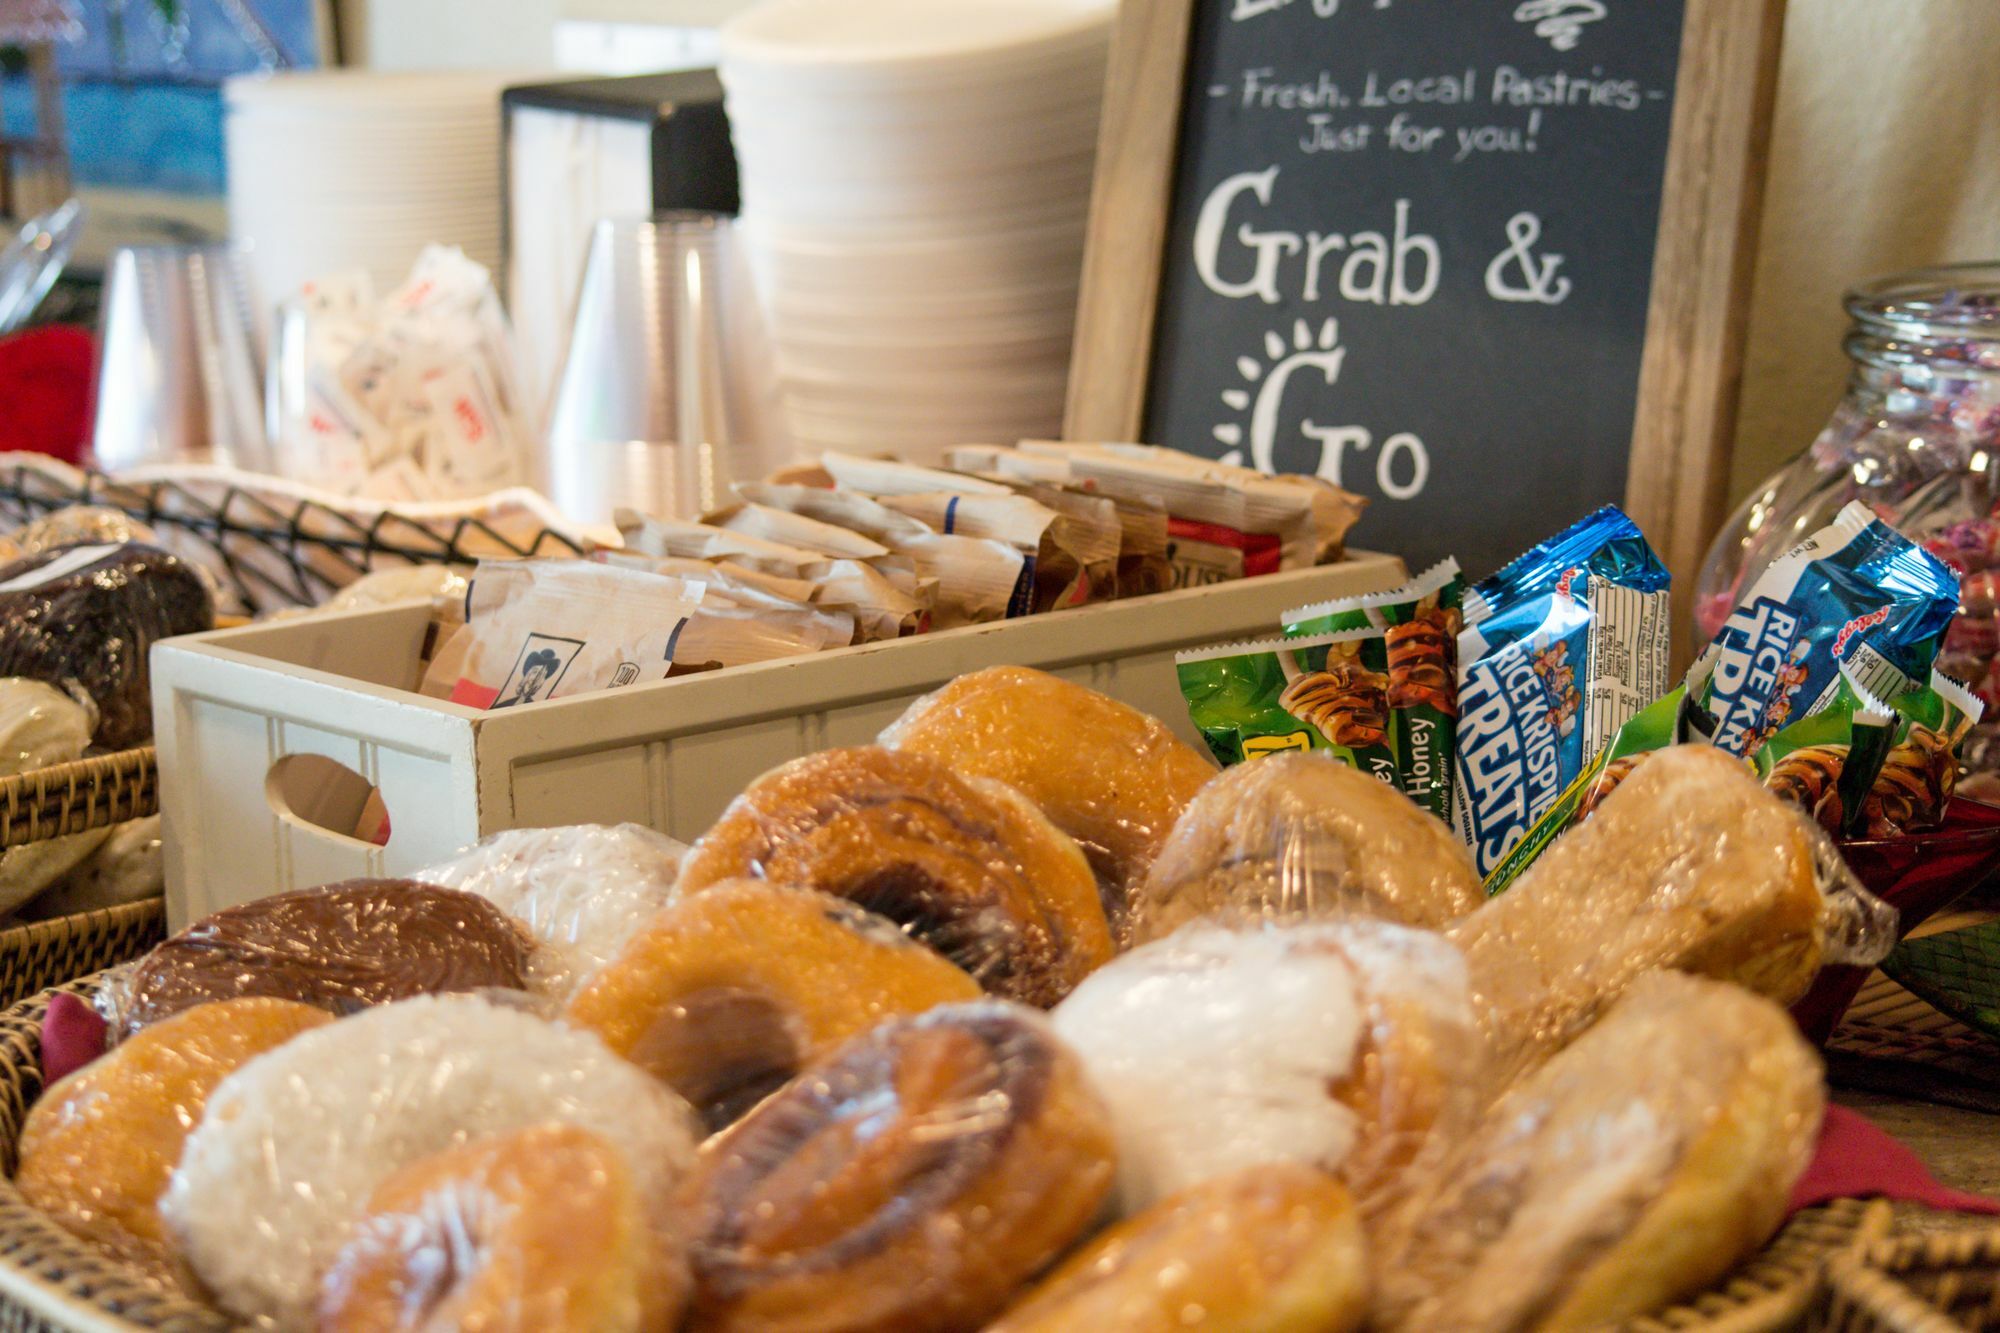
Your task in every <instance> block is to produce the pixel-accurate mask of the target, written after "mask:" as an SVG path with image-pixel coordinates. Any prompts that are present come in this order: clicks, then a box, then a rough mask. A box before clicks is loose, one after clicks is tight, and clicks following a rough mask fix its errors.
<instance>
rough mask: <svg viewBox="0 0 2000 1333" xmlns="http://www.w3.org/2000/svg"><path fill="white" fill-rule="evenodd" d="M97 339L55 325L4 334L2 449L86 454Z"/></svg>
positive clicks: (0, 359) (0, 344) (71, 459)
mask: <svg viewBox="0 0 2000 1333" xmlns="http://www.w3.org/2000/svg"><path fill="white" fill-rule="evenodd" d="M96 357H97V340H96V339H95V338H93V337H91V336H90V334H88V333H86V332H84V331H83V330H82V329H73V328H70V327H68V326H67V325H61V324H50V325H47V326H45V327H43V328H38V329H29V330H28V331H27V332H25V333H17V334H15V335H13V336H12V337H9V338H0V449H25V450H27V451H29V452H31V453H37V454H52V455H54V456H55V457H57V458H60V459H62V460H63V461H64V462H68V463H75V462H78V461H80V460H81V459H82V457H83V447H84V444H85V443H86V442H87V441H88V440H89V439H90V410H91V393H92V389H93V385H92V379H93V374H94V372H93V369H92V368H93V365H94V363H95V361H96Z"/></svg>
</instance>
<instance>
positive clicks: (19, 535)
mask: <svg viewBox="0 0 2000 1333" xmlns="http://www.w3.org/2000/svg"><path fill="white" fill-rule="evenodd" d="M79 542H98V543H108V544H110V545H113V546H116V545H120V544H122V543H124V542H144V543H145V544H146V545H148V546H157V545H158V544H159V538H158V537H156V536H155V535H154V533H153V530H152V529H151V528H149V527H147V526H146V525H145V524H144V523H141V522H140V521H139V520H138V519H136V518H133V517H132V516H131V515H130V514H128V513H126V512H125V511H124V510H122V509H111V508H107V507H106V506H103V505H67V506H65V507H64V508H61V509H57V510H53V511H51V512H49V513H47V514H44V515H42V517H40V518H38V519H36V520H35V521H34V522H32V523H29V524H27V525H26V526H24V527H19V528H16V529H15V530H14V531H12V532H10V533H8V534H7V535H6V536H5V537H0V561H8V562H11V561H15V560H20V559H22V558H23V557H26V556H31V555H40V554H41V553H42V552H44V551H50V550H54V549H55V548H56V547H58V546H74V545H76V544H77V543H79Z"/></svg>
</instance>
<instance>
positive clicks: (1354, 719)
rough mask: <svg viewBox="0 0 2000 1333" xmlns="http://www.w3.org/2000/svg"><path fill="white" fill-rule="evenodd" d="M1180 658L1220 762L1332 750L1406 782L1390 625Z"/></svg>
mask: <svg viewBox="0 0 2000 1333" xmlns="http://www.w3.org/2000/svg"><path fill="white" fill-rule="evenodd" d="M1175 665H1176V669H1177V670H1178V672H1179V674H1180V682H1181V694H1182V696H1183V697H1184V698H1185V699H1186V700H1187V701H1188V717H1189V719H1190V720H1191V721H1192V722H1193V723H1194V725H1195V729H1196V730H1198V731H1199V732H1201V734H1202V738H1203V739H1204V740H1206V741H1207V742H1208V748H1209V749H1210V751H1212V752H1213V753H1214V755H1215V757H1216V759H1217V760H1218V761H1219V762H1221V763H1223V764H1225V765H1227V764H1240V763H1243V762H1245V761H1246V760H1250V759H1259V758H1262V757H1264V756H1266V755H1272V754H1283V753H1285V752H1286V751H1290V750H1326V751H1329V752H1331V753H1332V754H1333V755H1334V757H1336V758H1338V759H1340V760H1341V761H1342V762H1344V763H1348V764H1351V765H1353V766H1354V767H1355V768H1358V769H1360V770H1361V771H1362V772H1364V773H1367V774H1369V775H1370V776H1372V777H1376V778H1379V779H1381V780H1382V781H1383V782H1386V783H1388V784H1389V785H1390V786H1392V787H1395V788H1397V789H1398V790H1405V791H1407V790H1408V787H1407V786H1406V785H1405V781H1404V776H1403V773H1404V768H1405V765H1404V764H1403V763H1402V761H1401V757H1400V756H1399V754H1398V752H1397V749H1396V744H1395V741H1394V739H1393V737H1394V733H1395V729H1394V728H1393V727H1392V726H1391V723H1390V716H1389V714H1390V708H1389V653H1388V645H1387V642H1386V640H1385V638H1384V636H1383V631H1381V630H1379V629H1361V630H1348V631H1345V632H1343V633H1339V634H1320V635H1313V636H1310V637H1307V638H1298V639H1270V640H1266V641H1263V642H1260V643H1242V644H1230V645H1228V646H1225V647H1221V648H1208V649H1201V650H1198V651H1195V652H1188V653H1182V654H1181V655H1180V656H1179V657H1177V658H1176V659H1175ZM1442 753H1444V754H1447V755H1448V754H1449V753H1450V749H1449V747H1448V746H1447V748H1446V749H1445V750H1444V751H1443V752H1442Z"/></svg>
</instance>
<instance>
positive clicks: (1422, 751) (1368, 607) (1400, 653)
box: [1284, 560, 1465, 823]
mask: <svg viewBox="0 0 2000 1333" xmlns="http://www.w3.org/2000/svg"><path fill="white" fill-rule="evenodd" d="M1464 597H1465V578H1464V575H1462V574H1461V573H1460V572H1459V568H1458V562H1457V561H1456V560H1442V561H1440V562H1438V563H1437V564H1435V565H1433V566H1432V567H1431V568H1430V569H1428V570H1426V571H1424V573H1422V574H1420V575H1419V576H1417V577H1416V578H1414V579H1412V580H1411V581H1410V582H1408V583H1406V584H1404V585H1403V586H1402V587H1400V588H1392V589H1390V590H1389V591H1387V592H1377V593H1368V594H1365V595H1363V596H1360V597H1344V598H1339V599H1337V600H1334V601H1330V602H1319V603H1316V604H1315V605H1312V606H1304V607H1300V608H1298V609H1297V610H1295V611H1288V612H1286V613H1285V616H1284V627H1285V634H1286V636H1287V637H1288V638H1294V639H1303V638H1314V639H1317V638H1320V637H1322V636H1325V635H1329V634H1334V635H1339V634H1351V633H1356V632H1361V631H1379V632H1380V633H1381V635H1382V645H1383V658H1382V660H1383V672H1384V674H1386V676H1387V677H1388V684H1387V690H1386V700H1385V702H1386V704H1387V707H1388V710H1389V727H1390V731H1391V735H1390V738H1389V739H1390V748H1391V749H1392V750H1393V751H1394V752H1395V755H1396V763H1397V769H1398V774H1399V778H1398V783H1397V785H1398V786H1399V787H1401V789H1402V791H1403V792H1404V794H1405V795H1407V796H1408V797H1409V798H1410V799H1411V800H1413V801H1415V802H1416V803H1417V805H1418V806H1419V807H1420V808H1422V809H1423V810H1425V811H1428V812H1429V813H1430V814H1433V815H1436V816H1437V817H1438V818H1439V819H1442V820H1444V821H1446V822H1447V823H1449V822H1450V820H1451V801H1452V786H1453V779H1454V775H1455V769H1454V767H1453V765H1452V760H1451V756H1452V748H1453V744H1454V742H1455V740H1456V738H1457V735H1458V634H1459V631H1460V630H1462V629H1463V628H1464V627H1465V617H1464V613H1463V610H1462V606H1463V602H1464ZM1365 656H1368V657H1370V658H1371V659H1372V657H1373V656H1374V655H1373V653H1372V652H1371V653H1368V654H1365Z"/></svg>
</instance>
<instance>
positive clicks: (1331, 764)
mask: <svg viewBox="0 0 2000 1333" xmlns="http://www.w3.org/2000/svg"><path fill="white" fill-rule="evenodd" d="M1485 901H1486V893H1485V890H1484V889H1483V888H1482V887H1481V886H1480V882H1479V874H1478V872H1477V871H1476V870H1474V869H1473V865H1472V858H1471V857H1470V856H1469V855H1467V854H1466V850H1465V844H1463V843H1462V842H1460V841H1459V840H1458V837H1457V835H1456V834H1454V833H1453V832H1452V831H1451V830H1450V829H1449V828H1446V827H1445V826H1444V825H1443V824H1442V823H1440V822H1438V821H1437V820H1435V819H1433V818H1431V817H1430V816H1429V815H1428V814H1425V813H1424V812H1423V811H1422V810H1420V809H1418V808H1417V805H1416V803H1415V802H1413V801H1411V800H1410V799H1409V798H1408V797H1407V796H1405V795H1403V794H1402V793H1401V792H1399V791H1397V790H1396V789H1395V788H1393V787H1391V786H1389V785H1388V784H1387V783H1384V782H1381V781H1378V780H1377V779H1375V778H1372V777H1369V776H1368V775H1367V774H1365V773H1362V772H1361V771H1360V770H1358V769H1355V768H1352V767H1350V766H1348V765H1346V764H1343V763H1341V762H1339V761H1338V760H1336V759H1333V758H1331V757H1330V756H1328V755H1325V754H1287V755H1274V756H1272V757H1270V758H1266V759H1259V760H1256V761H1255V762H1253V763H1248V764H1238V765H1237V766H1235V767H1234V768H1231V769H1228V770H1226V771H1225V772H1224V773H1223V774H1222V776H1220V777H1218V778H1216V779H1215V781H1213V782H1211V783H1209V784H1208V786H1207V787H1205V788H1203V789H1202V792H1201V794H1200V795H1198V796H1197V797H1195V799H1194V801H1193V803H1192V804H1190V805H1189V806H1188V808H1187V813H1186V814H1184V815H1182V816H1181V820H1180V822H1179V823H1178V824H1176V825H1175V826H1174V830H1173V834H1172V836H1171V837H1169V838H1168V839H1167V841H1166V845H1165V846H1164V847H1163V848H1162V849H1161V851H1160V855H1159V857H1158V858H1157V859H1156V860H1155V861H1154V862H1153V866H1152V870H1151V872H1150V873H1149V874H1148V875H1147V877H1146V882H1145V885H1144V886H1143V887H1142V888H1141V889H1140V890H1139V891H1138V894H1137V895H1136V898H1135V901H1134V903H1133V906H1132V918H1133V923H1134V932H1133V933H1134V938H1136V939H1137V940H1140V941H1146V940H1156V939H1160V938H1162V937H1164V936H1166V935H1170V934H1172V933H1173V932H1174V931H1176V930H1178V929H1179V928H1180V927H1181V926H1183V925H1185V924H1186V923H1188V922H1189V921H1192V920H1195V919H1197V918H1199V917H1204V916H1225V917H1228V916H1233V917H1237V918H1241V919H1253V918H1263V919H1268V920H1298V919H1308V918H1316V917H1328V916H1366V917H1378V918H1381V919H1382V920H1385V921H1394V922H1399V923H1401V924H1403V925H1406V926H1421V927H1423V928H1425V929H1427V930H1442V929H1444V928H1445V927H1446V926H1449V925H1450V924H1451V923H1452V922H1454V921H1457V920H1459V919H1460V918H1462V917H1464V916H1466V915H1467V914H1468V913H1470V912H1472V911H1474V910H1475V909H1477V908H1478V907H1479V905H1480V904H1481V903H1483V902H1485Z"/></svg>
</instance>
